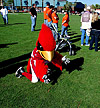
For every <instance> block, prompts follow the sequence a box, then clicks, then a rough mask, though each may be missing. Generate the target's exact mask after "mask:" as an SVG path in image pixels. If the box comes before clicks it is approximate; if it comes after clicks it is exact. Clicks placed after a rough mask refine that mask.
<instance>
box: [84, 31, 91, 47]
mask: <svg viewBox="0 0 100 108" xmlns="http://www.w3.org/2000/svg"><path fill="white" fill-rule="evenodd" d="M85 43H86V44H85V46H90V45H89V36H88V35H87V33H86V39H85Z"/></svg>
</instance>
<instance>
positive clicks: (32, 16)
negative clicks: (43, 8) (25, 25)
mask: <svg viewBox="0 0 100 108" xmlns="http://www.w3.org/2000/svg"><path fill="white" fill-rule="evenodd" d="M32 6H33V7H32V8H31V9H30V14H31V21H32V24H31V31H35V26H36V18H37V12H36V4H33V5H32Z"/></svg>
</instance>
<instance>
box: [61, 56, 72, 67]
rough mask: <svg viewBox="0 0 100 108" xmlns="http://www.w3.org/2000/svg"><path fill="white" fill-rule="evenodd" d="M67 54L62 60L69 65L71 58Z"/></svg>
mask: <svg viewBox="0 0 100 108" xmlns="http://www.w3.org/2000/svg"><path fill="white" fill-rule="evenodd" d="M66 56H67V55H65V56H64V57H63V58H62V61H63V62H64V63H65V64H66V65H67V63H70V59H69V58H66Z"/></svg>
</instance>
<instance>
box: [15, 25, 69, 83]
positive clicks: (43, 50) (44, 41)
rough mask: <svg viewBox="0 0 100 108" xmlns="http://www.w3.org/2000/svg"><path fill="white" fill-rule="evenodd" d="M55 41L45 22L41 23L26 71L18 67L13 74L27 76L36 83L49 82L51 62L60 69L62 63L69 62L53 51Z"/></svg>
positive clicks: (19, 76)
mask: <svg viewBox="0 0 100 108" xmlns="http://www.w3.org/2000/svg"><path fill="white" fill-rule="evenodd" d="M55 46H56V42H55V39H54V37H53V34H52V31H51V30H50V28H49V27H47V26H46V25H45V24H42V29H41V31H40V33H39V37H38V40H37V42H36V48H35V49H34V50H33V51H32V54H31V58H30V59H29V61H28V65H27V72H25V71H24V69H23V67H20V68H19V69H18V70H17V71H16V73H15V75H16V77H18V78H21V77H22V76H25V77H27V78H28V79H29V80H30V81H31V82H33V83H36V82H38V81H39V80H40V81H42V82H44V83H49V82H50V79H49V78H48V75H50V71H51V69H50V68H49V64H50V63H51V64H52V65H54V66H55V67H57V68H59V69H60V70H61V71H62V63H63V62H64V63H65V64H67V63H69V62H70V61H69V59H68V58H66V57H65V56H64V57H63V56H62V55H61V54H59V53H58V52H56V51H55Z"/></svg>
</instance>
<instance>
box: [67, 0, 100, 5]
mask: <svg viewBox="0 0 100 108" xmlns="http://www.w3.org/2000/svg"><path fill="white" fill-rule="evenodd" d="M68 1H69V2H74V1H75V0H68ZM77 2H82V3H84V4H87V5H92V4H94V5H95V4H99V5H100V0H77Z"/></svg>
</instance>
